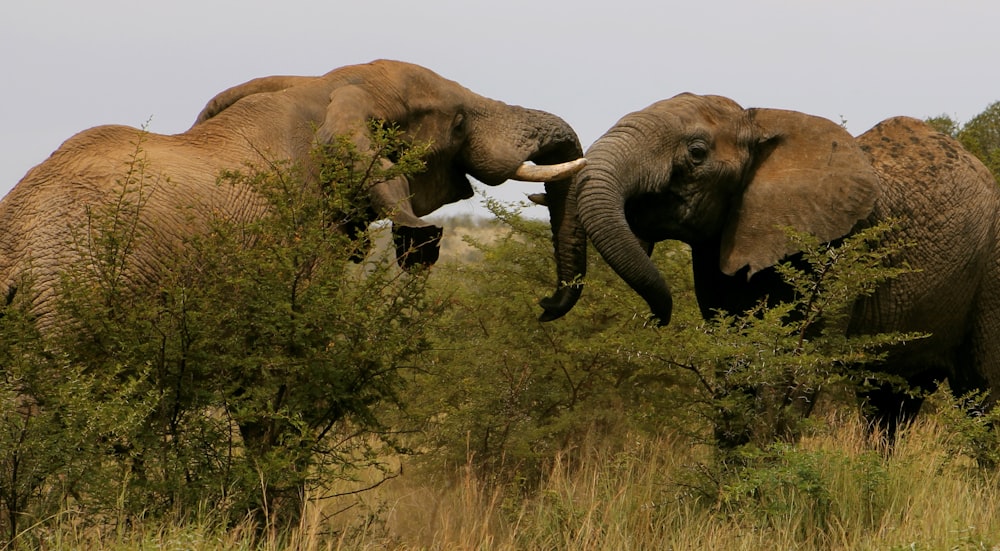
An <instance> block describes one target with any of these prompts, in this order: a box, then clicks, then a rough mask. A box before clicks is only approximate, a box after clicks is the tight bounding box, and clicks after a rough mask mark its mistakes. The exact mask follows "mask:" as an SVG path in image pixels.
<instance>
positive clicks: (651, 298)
mask: <svg viewBox="0 0 1000 551" xmlns="http://www.w3.org/2000/svg"><path fill="white" fill-rule="evenodd" d="M630 149H631V148H628V147H623V146H622V144H621V142H620V140H617V139H615V138H613V137H612V138H608V136H607V135H606V136H605V137H604V138H602V139H601V140H599V141H598V142H597V143H596V144H595V145H594V147H592V148H591V149H590V150H589V151H588V152H587V166H586V167H585V168H584V169H583V170H582V171H581V172H580V173H579V174H578V175H577V179H576V182H575V191H576V196H577V208H578V211H579V219H580V223H581V224H582V226H583V229H584V230H585V231H586V235H587V236H588V237H589V238H590V240H591V242H592V243H593V244H594V248H596V249H597V251H598V252H599V253H600V254H601V257H602V258H603V259H604V261H605V262H607V263H608V265H609V266H611V268H612V269H613V270H614V271H615V273H617V274H618V275H619V277H621V278H622V279H623V280H624V281H625V282H626V283H627V284H628V285H629V286H630V287H631V288H632V289H633V290H635V292H636V293H638V294H639V295H640V296H641V297H642V298H643V299H645V301H646V302H647V303H648V304H649V307H650V310H651V311H652V312H653V315H655V316H656V317H657V318H658V319H659V322H660V323H661V324H663V325H666V324H667V323H669V322H670V314H671V311H672V309H673V299H672V297H671V294H670V289H669V287H668V286H667V283H666V281H665V280H664V279H663V276H662V275H661V274H660V271H659V270H658V269H657V268H656V265H655V264H653V261H652V260H651V259H650V258H649V255H648V254H647V252H646V249H645V248H644V247H643V245H642V243H641V242H640V240H639V238H638V237H636V235H635V233H633V231H632V229H631V228H630V227H629V223H628V219H627V218H626V213H625V203H626V200H627V199H628V198H629V197H631V196H633V195H636V193H637V191H638V188H639V184H640V182H639V179H638V178H637V177H634V176H633V175H631V174H628V173H627V170H626V171H623V170H622V169H621V168H620V167H629V166H634V163H630V162H622V159H623V158H626V157H625V155H626V154H625V152H627V151H629V150H630Z"/></svg>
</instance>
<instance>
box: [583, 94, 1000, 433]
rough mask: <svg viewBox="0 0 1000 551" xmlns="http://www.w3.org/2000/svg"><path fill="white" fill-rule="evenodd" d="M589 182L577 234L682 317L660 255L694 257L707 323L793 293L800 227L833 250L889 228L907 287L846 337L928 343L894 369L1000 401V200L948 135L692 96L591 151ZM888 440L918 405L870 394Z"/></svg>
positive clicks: (890, 369)
mask: <svg viewBox="0 0 1000 551" xmlns="http://www.w3.org/2000/svg"><path fill="white" fill-rule="evenodd" d="M586 158H587V166H586V167H584V168H583V169H582V170H581V171H580V172H579V173H578V174H577V175H576V176H575V180H574V182H573V186H572V188H571V192H570V193H571V195H575V196H576V203H577V204H576V207H577V209H578V215H579V219H580V223H581V225H582V226H583V228H584V230H585V233H586V235H587V237H588V238H589V240H590V241H591V242H592V243H593V245H594V247H595V248H596V250H597V251H598V252H599V253H600V255H601V257H602V258H603V259H604V260H605V262H607V264H608V265H610V266H611V267H612V268H613V270H614V271H615V272H616V273H617V274H618V275H619V276H620V277H621V278H622V279H623V280H624V281H625V282H626V283H627V284H628V285H629V286H630V287H631V288H632V289H633V290H634V291H635V292H636V293H638V294H639V295H640V296H641V297H642V298H643V299H644V300H645V301H646V303H647V304H648V306H649V308H650V309H651V311H652V314H653V315H654V316H655V318H657V320H658V321H659V323H661V324H663V325H666V324H668V323H669V321H670V317H671V310H672V298H671V291H670V289H669V288H668V285H667V284H666V283H665V281H664V278H663V276H662V275H661V273H660V272H659V271H658V270H657V267H656V266H655V264H654V263H653V261H652V260H651V259H650V256H649V253H650V251H651V247H652V244H654V243H656V242H658V241H662V240H667V239H672V240H679V241H682V242H684V243H686V244H688V245H689V246H690V250H691V262H692V270H693V275H694V284H695V297H696V300H697V302H698V305H699V307H700V310H701V314H702V316H703V317H705V318H706V319H707V318H709V317H711V316H712V315H714V313H716V312H724V313H728V314H739V313H742V312H746V311H748V309H750V308H752V307H753V306H754V305H755V304H758V303H759V301H760V300H761V299H764V298H768V299H769V300H772V301H773V300H774V299H775V297H779V298H780V297H785V298H789V297H790V289H789V287H788V286H787V284H785V283H784V282H783V281H782V279H781V278H780V277H779V276H778V274H777V273H776V271H775V269H774V266H775V265H776V264H777V263H779V262H780V261H782V259H786V260H788V261H791V262H795V261H796V259H799V260H801V254H800V253H801V251H799V250H798V249H797V247H796V245H795V244H794V240H792V239H790V237H789V235H788V232H787V229H788V228H793V229H794V230H796V231H798V232H804V233H807V234H812V235H814V236H815V237H816V238H818V239H819V240H820V242H826V243H836V242H837V240H839V239H841V238H844V237H845V236H849V235H852V234H853V233H854V232H857V231H859V230H860V229H862V228H865V227H871V226H873V225H876V224H879V223H881V222H890V224H891V225H890V228H891V229H890V230H889V235H887V236H886V237H885V239H889V240H892V241H895V240H899V241H898V242H901V243H908V244H912V246H908V247H905V248H903V250H902V251H900V252H897V253H893V255H892V256H891V258H890V260H889V261H888V263H889V264H890V265H891V266H897V267H903V266H909V267H910V268H911V270H910V271H907V272H906V273H904V274H903V275H901V276H899V277H898V278H895V279H892V280H890V281H888V282H886V283H883V284H880V285H879V286H878V287H877V288H876V289H875V291H874V293H873V294H872V295H871V296H868V297H862V298H859V299H857V300H856V302H855V304H854V306H853V307H852V310H851V311H850V312H849V317H848V320H847V325H846V327H845V330H846V331H848V333H849V334H874V333H880V332H903V333H924V334H929V336H928V337H927V338H922V339H916V340H912V341H910V342H908V343H905V344H902V345H898V346H895V347H893V348H892V349H890V350H888V354H887V357H886V358H885V359H884V360H883V361H882V363H880V364H879V367H878V368H879V369H880V370H881V371H883V372H886V373H890V374H893V375H895V376H899V377H902V378H903V379H904V380H906V381H907V382H908V383H909V384H910V385H913V386H918V387H921V388H932V386H933V385H934V384H935V383H936V382H938V381H943V380H945V379H947V380H948V382H949V385H950V387H951V389H952V390H953V391H954V392H955V393H956V394H958V395H960V394H962V393H965V392H966V391H970V390H985V391H988V392H989V393H990V394H992V396H993V397H994V398H995V397H997V396H1000V331H998V330H1000V214H998V213H1000V188H998V186H997V182H996V181H995V179H994V177H993V176H992V175H991V173H990V172H989V170H988V169H987V168H986V167H985V166H984V165H983V164H982V163H981V162H980V161H979V160H978V159H976V158H975V157H974V156H973V155H971V154H970V153H969V152H967V151H966V150H964V149H963V148H962V146H961V145H959V143H958V142H957V141H956V140H954V139H952V138H951V137H950V136H947V135H944V134H942V133H939V132H936V131H935V130H933V129H932V128H931V127H930V126H928V125H927V124H925V123H924V122H922V121H920V120H917V119H913V118H909V117H894V118H889V119H886V120H884V121H882V122H880V123H878V124H877V125H876V126H874V127H873V128H872V129H870V130H868V131H867V132H865V133H864V134H862V135H860V136H858V137H857V138H855V137H853V136H852V135H851V134H850V133H848V132H847V130H845V129H844V128H843V127H842V126H841V125H839V124H836V123H834V122H833V121H830V120H828V119H824V118H821V117H817V116H812V115H808V114H804V113H800V112H796V111H789V110H780V109H766V108H748V109H744V108H743V107H741V106H740V105H739V104H737V103H736V102H735V101H733V100H731V99H728V98H725V97H721V96H711V95H705V96H702V95H694V94H689V93H685V94H680V95H677V96H675V97H672V98H670V99H665V100H662V101H659V102H656V103H654V104H652V105H650V106H648V107H646V108H645V109H642V110H639V111H636V112H633V113H630V114H628V115H625V116H624V117H622V118H621V119H620V120H619V121H618V122H617V123H616V124H615V125H614V126H613V127H611V128H610V129H609V130H608V131H607V132H606V133H605V134H604V135H603V136H601V137H600V138H599V139H597V140H596V141H595V142H594V143H593V144H592V145H591V146H590V147H589V148H588V149H587V152H586ZM862 398H865V399H867V400H868V402H869V405H870V406H871V408H872V410H874V411H873V421H877V422H878V423H879V424H881V425H882V426H883V427H884V428H886V429H888V430H889V431H894V430H895V428H896V427H897V426H898V425H897V423H899V422H901V421H902V420H904V419H909V418H912V416H913V415H915V414H916V412H917V410H918V409H919V407H920V404H921V399H920V398H919V397H911V396H908V395H907V394H906V393H905V392H904V391H902V390H900V389H898V388H889V387H888V386H886V387H883V388H877V389H874V390H872V391H871V392H870V393H868V394H865V393H862Z"/></svg>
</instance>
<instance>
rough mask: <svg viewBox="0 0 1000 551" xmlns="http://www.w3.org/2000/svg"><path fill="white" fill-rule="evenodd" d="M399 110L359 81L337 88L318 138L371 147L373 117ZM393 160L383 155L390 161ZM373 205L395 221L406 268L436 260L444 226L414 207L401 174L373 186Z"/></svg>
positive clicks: (394, 229) (399, 251)
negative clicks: (379, 101) (380, 103)
mask: <svg viewBox="0 0 1000 551" xmlns="http://www.w3.org/2000/svg"><path fill="white" fill-rule="evenodd" d="M399 118H401V116H400V114H399V113H389V112H386V111H384V110H382V109H379V108H378V106H377V104H376V101H375V99H374V98H373V97H372V95H371V93H370V92H369V91H368V90H366V89H365V88H364V87H362V86H359V85H348V86H342V87H339V88H337V89H336V90H334V91H333V93H331V94H330V103H329V105H328V106H327V108H326V114H325V118H324V120H323V124H322V125H320V127H319V129H318V131H317V134H316V139H317V140H320V141H321V142H324V143H329V142H330V141H331V140H333V139H335V138H336V137H338V136H350V138H351V141H352V142H353V143H354V145H355V147H357V149H358V151H360V152H368V151H370V150H371V141H370V137H371V136H370V134H369V126H368V123H369V121H371V120H372V119H375V120H382V121H387V122H393V121H396V120H398V119H399ZM390 162H391V161H389V160H388V159H382V163H383V164H385V165H388V164H389V163H390ZM369 193H370V198H371V202H372V207H374V209H375V212H376V213H377V215H378V217H379V218H388V219H389V220H391V221H392V233H393V239H394V241H395V244H396V249H397V260H398V261H399V264H400V265H401V266H403V267H404V268H408V267H411V266H413V265H418V264H421V265H430V264H433V263H434V262H435V261H436V260H437V258H438V254H439V249H440V243H441V234H442V228H440V227H438V226H435V225H434V224H431V223H430V222H427V221H425V220H423V219H422V218H420V217H419V216H417V215H416V213H414V211H413V203H412V202H411V201H410V196H411V191H410V183H409V181H407V179H406V178H403V177H398V178H394V179H392V180H387V181H385V182H379V183H377V184H375V185H373V186H372V187H371V191H370V192H369Z"/></svg>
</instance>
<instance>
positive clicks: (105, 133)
mask: <svg viewBox="0 0 1000 551" xmlns="http://www.w3.org/2000/svg"><path fill="white" fill-rule="evenodd" d="M371 120H381V121H385V122H386V123H389V124H393V125H396V126H398V127H399V128H400V129H401V130H402V131H403V132H404V133H405V135H406V137H407V138H408V139H412V140H413V141H414V142H419V143H424V144H430V150H429V152H428V153H427V155H426V158H425V162H426V169H425V170H424V171H422V172H421V173H419V174H416V175H414V176H411V177H408V178H397V179H395V180H391V181H387V182H382V183H379V184H377V185H375V186H373V188H372V189H371V193H370V203H371V206H372V209H371V210H373V211H374V212H371V213H370V218H369V219H365V220H354V221H352V222H351V223H350V225H351V226H352V227H355V228H357V227H361V226H365V225H367V224H368V223H369V222H371V221H373V220H375V219H379V218H390V219H391V221H392V224H393V233H394V234H395V236H396V238H397V244H398V245H399V249H400V251H407V250H413V249H414V248H415V249H416V250H417V253H418V254H414V255H409V256H406V257H405V259H404V260H403V263H413V262H421V263H425V264H430V263H433V262H434V260H436V259H437V247H438V240H439V237H440V235H441V229H440V228H438V227H436V226H434V225H432V224H430V223H428V222H426V221H424V220H422V219H421V218H420V217H421V216H424V215H426V214H428V213H430V212H432V211H434V210H435V209H437V208H439V207H441V206H442V205H445V204H448V203H452V202H455V201H458V200H461V199H465V198H468V197H471V196H472V195H473V190H472V187H471V185H470V182H469V179H468V177H467V175H471V176H473V177H475V178H476V179H478V180H480V181H482V182H483V183H485V184H487V185H491V186H492V185H497V184H500V183H502V182H504V181H505V180H507V179H510V178H515V179H521V180H526V181H545V182H547V183H546V184H545V188H546V197H547V202H548V204H549V211H550V215H551V222H552V231H553V234H554V238H553V241H554V244H555V251H556V262H557V270H558V278H559V281H571V280H572V279H573V278H574V277H575V276H576V274H578V273H580V272H581V271H582V268H581V265H582V264H583V263H584V262H585V258H584V257H583V256H582V255H577V256H572V255H574V254H576V252H575V251H577V250H578V248H579V247H576V246H574V247H570V246H566V245H563V242H565V241H566V240H570V241H573V242H578V241H579V240H581V239H585V238H584V237H583V236H582V232H581V230H580V229H579V227H578V224H577V219H576V217H575V208H573V207H569V208H567V205H566V197H567V192H568V189H569V184H570V181H571V179H570V177H571V175H572V174H573V173H574V171H575V170H577V169H578V168H579V166H581V165H582V163H583V160H582V159H581V157H582V148H581V147H580V144H579V141H578V139H577V136H576V134H575V133H574V132H573V130H572V128H570V127H569V125H567V124H566V122H565V121H563V120H562V119H560V118H558V117H556V116H554V115H551V114H549V113H546V112H543V111H538V110H533V109H526V108H523V107H518V106H512V105H507V104H504V103H502V102H499V101H495V100H492V99H489V98H485V97H482V96H480V95H477V94H475V93H473V92H471V91H469V90H468V89H466V88H463V87H462V86H460V85H459V84H457V83H455V82H453V81H450V80H447V79H444V78H442V77H441V76H439V75H437V74H435V73H434V72H432V71H430V70H428V69H426V68H423V67H420V66H417V65H412V64H408V63H402V62H397V61H385V60H380V61H375V62H372V63H369V64H365V65H356V66H349V67H343V68H340V69H336V70H333V71H331V72H329V73H327V74H325V75H323V76H318V77H299V76H275V77H266V78H260V79H255V80H252V81H250V82H247V83H245V84H242V85H239V86H236V87H233V88H231V89H229V90H226V91H224V92H222V93H220V94H219V95H218V96H216V97H215V98H213V99H212V100H211V101H210V102H209V103H208V105H207V106H206V107H205V109H204V110H203V111H202V112H201V114H200V115H199V116H198V118H197V120H196V122H195V124H194V126H192V127H191V128H190V129H189V130H187V131H186V132H183V133H181V134H177V135H169V136H168V135H159V134H151V133H150V134H146V135H144V136H142V138H141V143H140V144H139V145H138V146H137V141H138V140H140V135H141V132H140V131H139V130H137V129H135V128H130V127H125V126H101V127H96V128H92V129H89V130H85V131H83V132H81V133H79V134H77V135H75V136H73V137H72V138H70V139H69V140H67V141H66V142H65V143H64V144H63V145H62V146H61V147H59V149H57V150H56V151H55V152H54V153H53V154H52V155H51V156H50V157H49V158H48V159H47V160H45V161H44V162H43V163H41V164H40V165H38V166H36V167H35V168H33V169H31V170H30V171H29V172H28V173H27V175H26V176H25V177H24V178H23V179H22V180H21V181H20V183H18V184H17V186H16V187H15V188H14V189H13V190H12V191H11V192H10V193H9V194H8V195H7V196H6V197H5V198H4V199H3V200H2V202H0V292H3V293H4V295H5V296H7V298H8V301H10V300H11V298H12V297H13V295H14V293H15V292H16V288H15V282H16V281H17V280H18V278H19V276H20V275H21V274H22V273H23V272H24V271H25V270H27V269H28V267H29V264H30V268H31V271H32V274H33V278H34V282H35V284H36V286H37V291H38V297H37V299H35V302H34V309H35V311H36V313H38V314H40V315H42V316H45V315H46V313H47V312H48V311H50V310H51V307H50V306H48V305H47V304H46V302H47V301H48V300H50V299H51V297H52V296H53V287H54V284H55V282H56V281H57V277H58V273H59V271H60V270H61V269H63V268H65V266H66V265H67V262H69V261H71V260H72V258H73V256H72V255H73V252H72V251H71V250H70V248H69V247H67V246H66V244H67V243H68V242H69V240H70V233H71V231H72V227H73V226H74V225H76V226H80V225H81V224H82V223H84V222H85V220H86V213H87V212H88V209H90V208H93V207H94V206H97V205H106V204H108V203H110V202H113V201H115V200H117V194H120V193H121V184H120V182H121V180H122V179H123V178H124V177H125V172H126V169H127V168H128V163H129V161H130V159H131V158H132V157H133V156H135V155H136V152H137V148H141V154H140V157H141V159H142V162H143V166H142V170H143V173H144V176H145V177H146V178H147V179H148V180H149V181H150V182H151V185H150V186H147V189H145V190H144V198H143V199H144V201H145V204H144V206H143V208H142V211H141V213H140V220H139V222H138V223H139V225H140V227H141V228H142V229H143V232H144V233H143V235H144V236H145V239H144V241H143V242H142V249H140V250H136V251H134V255H135V259H136V265H137V266H139V267H140V269H145V270H146V271H151V270H152V269H153V268H155V267H156V265H157V259H158V251H160V250H162V247H163V246H165V245H167V244H170V243H177V242H180V241H181V240H182V239H183V238H185V237H187V236H189V235H190V234H191V233H192V232H194V231H196V230H195V229H193V228H197V226H198V222H199V221H198V220H192V219H191V213H192V212H194V211H192V210H191V207H199V208H205V209H213V210H215V211H221V212H224V213H230V214H234V215H235V214H240V213H246V212H248V211H252V210H253V209H254V208H256V205H257V204H258V203H259V202H258V201H257V198H256V197H255V196H254V194H253V193H252V192H249V191H247V190H245V189H239V188H237V189H230V188H227V187H220V186H218V185H216V181H217V178H218V177H219V175H220V172H222V171H223V170H227V169H241V168H243V167H244V166H245V165H247V164H248V163H251V164H254V163H255V164H261V163H267V162H272V161H276V160H291V161H294V162H298V163H300V164H301V165H303V166H304V167H305V168H306V170H305V173H306V174H316V170H315V167H310V165H309V163H310V162H311V157H310V150H311V149H312V147H313V145H314V144H315V143H317V141H318V142H328V141H330V140H331V139H333V138H335V137H338V136H350V137H351V139H352V141H353V142H354V143H355V144H356V145H357V147H358V148H360V149H361V150H365V149H367V148H368V147H370V142H369V128H370V127H369V121H371ZM154 176H155V177H154ZM202 222H203V220H202ZM345 230H349V228H345ZM141 276H142V274H140V277H141ZM5 288H6V290H5ZM578 296H579V288H574V287H569V286H560V287H557V290H556V292H555V294H554V295H553V296H552V297H550V298H549V299H547V300H546V301H545V305H546V307H547V309H548V310H550V311H551V315H552V316H558V315H561V313H564V312H565V311H567V310H568V309H569V308H571V307H572V305H573V303H574V302H575V300H576V297H578Z"/></svg>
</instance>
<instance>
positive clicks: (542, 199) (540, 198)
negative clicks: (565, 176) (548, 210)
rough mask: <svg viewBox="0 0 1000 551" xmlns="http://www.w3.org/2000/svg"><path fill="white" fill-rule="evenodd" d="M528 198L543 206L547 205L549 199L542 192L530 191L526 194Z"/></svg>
mask: <svg viewBox="0 0 1000 551" xmlns="http://www.w3.org/2000/svg"><path fill="white" fill-rule="evenodd" d="M528 199H530V200H531V202H532V203H534V204H536V205H542V206H543V207H547V206H549V200H548V198H547V197H546V196H545V194H544V193H531V194H529V195H528Z"/></svg>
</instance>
